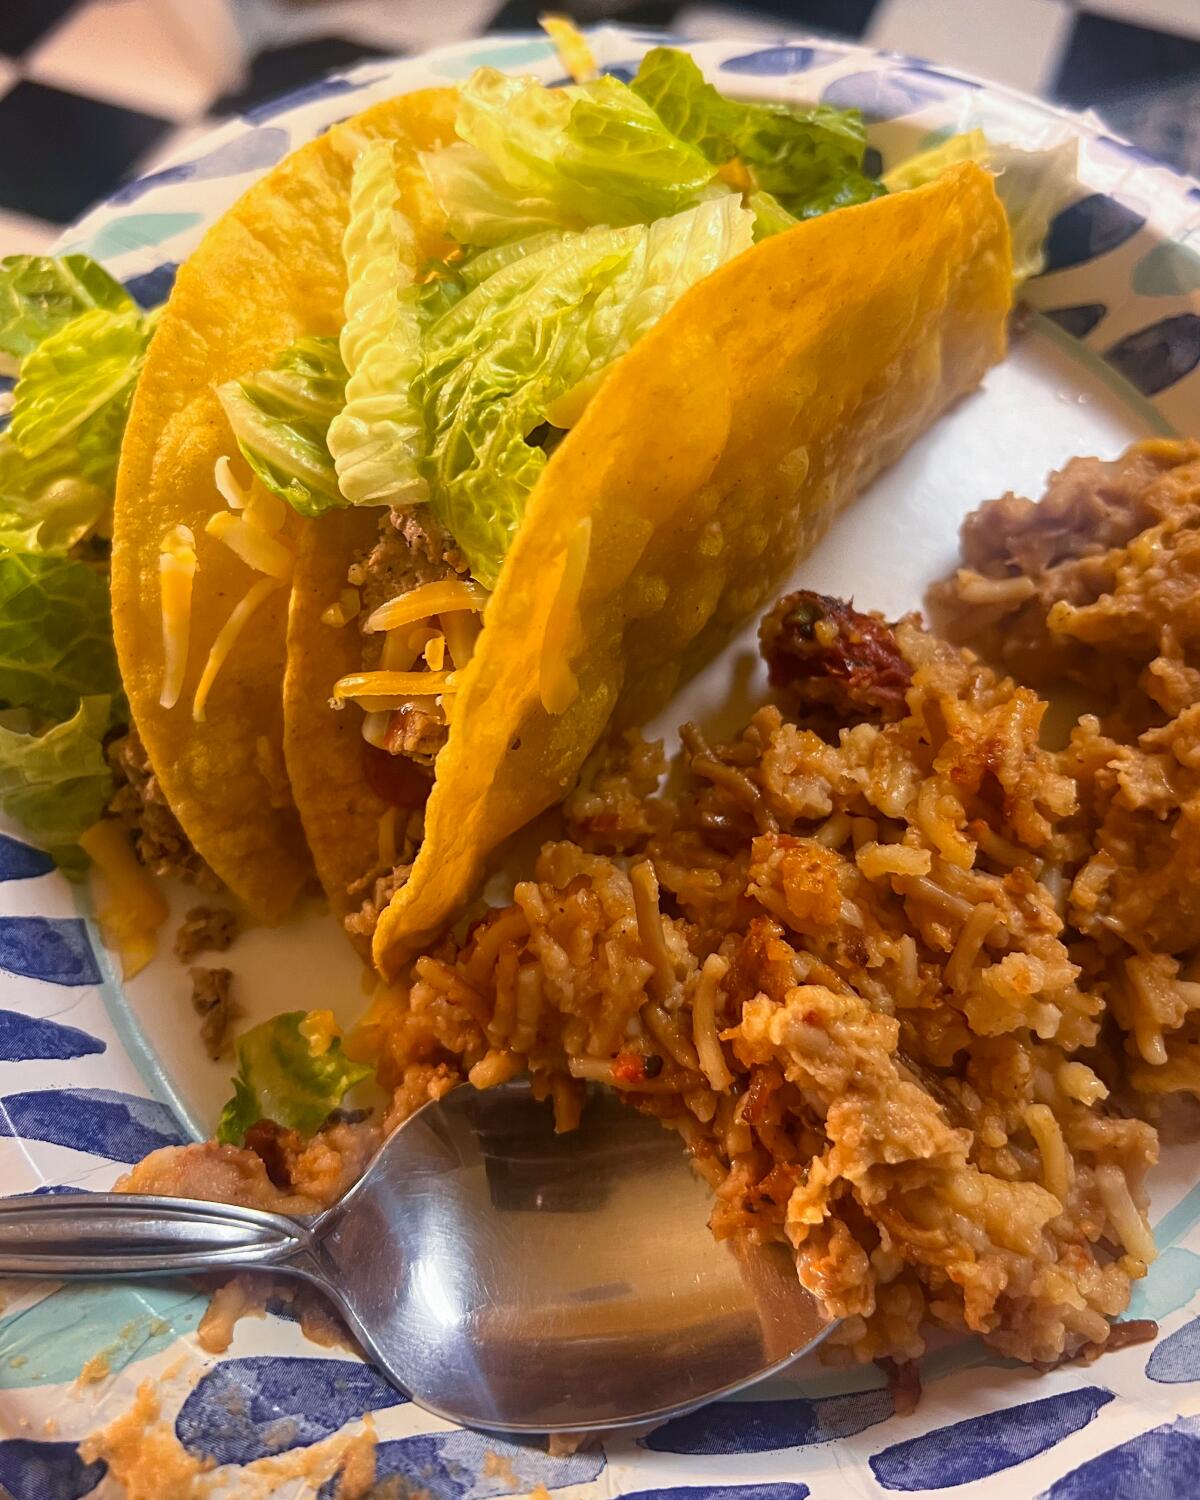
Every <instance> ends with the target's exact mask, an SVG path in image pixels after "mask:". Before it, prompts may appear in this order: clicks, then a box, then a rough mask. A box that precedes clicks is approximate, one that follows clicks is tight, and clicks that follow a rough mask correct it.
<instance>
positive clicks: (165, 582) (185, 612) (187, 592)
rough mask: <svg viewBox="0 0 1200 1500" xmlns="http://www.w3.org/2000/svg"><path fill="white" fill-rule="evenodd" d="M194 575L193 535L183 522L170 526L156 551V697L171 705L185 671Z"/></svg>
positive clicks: (163, 703) (181, 688) (178, 693)
mask: <svg viewBox="0 0 1200 1500" xmlns="http://www.w3.org/2000/svg"><path fill="white" fill-rule="evenodd" d="M195 578H196V539H195V537H194V536H193V535H192V533H191V531H190V530H189V529H188V527H186V526H173V527H172V528H171V530H170V531H168V532H167V534H166V536H164V537H163V539H162V550H161V551H160V553H159V555H158V586H159V591H160V595H161V599H162V631H163V675H162V691H161V692H160V693H159V696H158V701H159V703H160V704H161V705H162V706H163V708H174V707H175V705H176V704H177V703H178V702H179V695H180V693H181V692H182V691H183V679H184V676H185V675H186V673H187V658H188V644H189V642H190V640H191V633H192V585H193V583H194V582H195Z"/></svg>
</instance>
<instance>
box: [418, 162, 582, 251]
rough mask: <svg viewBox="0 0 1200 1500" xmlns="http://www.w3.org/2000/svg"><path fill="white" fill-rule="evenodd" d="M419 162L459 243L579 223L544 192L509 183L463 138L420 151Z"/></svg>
mask: <svg viewBox="0 0 1200 1500" xmlns="http://www.w3.org/2000/svg"><path fill="white" fill-rule="evenodd" d="M421 164H422V166H423V167H424V168H425V174H426V176H427V177H428V178H429V181H430V184H431V185H432V187H433V191H434V193H435V194H436V195H437V198H438V201H439V202H440V203H441V205H442V208H443V210H444V211H445V214H446V222H447V226H448V228H449V230H450V233H451V234H452V235H453V236H454V238H455V239H456V240H457V241H458V242H459V244H461V245H502V244H504V243H506V242H507V241H509V240H512V239H514V238H515V239H525V238H527V237H529V236H531V235H536V234H540V233H541V232H542V231H543V230H548V229H562V228H565V227H567V226H568V225H569V226H570V227H571V228H575V229H582V228H583V227H584V225H583V223H582V221H581V220H579V219H577V218H575V217H574V216H570V215H567V214H565V213H564V212H563V211H562V210H561V209H560V208H559V206H558V205H557V204H556V203H554V202H552V201H551V200H550V199H549V198H546V197H543V196H539V195H538V194H537V193H531V192H522V191H520V190H519V189H517V188H515V187H513V186H511V185H510V184H509V183H507V182H506V181H505V180H504V178H503V176H502V175H501V173H500V171H499V170H498V168H497V167H496V166H495V165H494V164H493V163H492V162H491V161H490V160H489V159H488V158H487V157H486V156H485V155H484V154H483V152H482V151H480V150H479V148H478V147H477V146H469V145H468V144H467V143H466V141H456V142H455V143H454V144H453V145H452V146H443V147H442V148H441V150H439V151H428V152H425V153H424V154H423V155H422V157H421Z"/></svg>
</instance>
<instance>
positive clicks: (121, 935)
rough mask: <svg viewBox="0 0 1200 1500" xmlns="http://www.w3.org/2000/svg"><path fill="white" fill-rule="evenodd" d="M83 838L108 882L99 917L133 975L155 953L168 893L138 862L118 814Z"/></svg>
mask: <svg viewBox="0 0 1200 1500" xmlns="http://www.w3.org/2000/svg"><path fill="white" fill-rule="evenodd" d="M79 842H80V845H81V846H82V848H83V850H84V852H85V853H86V854H87V855H88V857H89V859H91V861H92V863H93V864H94V865H95V866H96V869H97V871H98V872H99V874H100V876H101V878H102V880H103V883H104V894H103V897H102V898H101V899H100V900H99V901H98V902H97V906H96V920H97V921H98V922H99V924H100V931H101V933H102V934H103V936H104V943H105V946H106V947H108V948H113V949H115V950H116V952H117V953H118V954H119V956H120V959H121V973H122V974H123V975H124V977H125V978H126V979H132V978H133V976H134V975H135V974H138V973H140V972H141V971H142V970H143V969H144V968H145V967H146V965H147V964H148V963H149V962H150V960H151V959H152V958H153V957H154V954H155V951H156V949H157V946H158V944H157V934H158V929H159V928H160V927H161V926H162V925H163V923H164V922H165V921H166V920H167V901H166V897H165V896H164V895H163V893H162V891H161V890H160V889H159V887H158V885H157V883H156V882H155V880H154V879H153V877H152V876H151V875H150V874H149V873H148V872H147V870H146V869H145V868H144V867H143V866H142V865H140V864H139V863H138V860H137V856H136V855H135V854H134V852H133V846H132V845H131V844H130V842H129V836H128V835H127V834H126V832H125V830H124V828H123V827H122V826H121V824H120V823H118V822H117V821H116V819H115V818H101V819H100V821H99V822H98V823H93V824H92V826H91V827H90V828H89V829H88V830H87V832H86V833H82V834H80V836H79Z"/></svg>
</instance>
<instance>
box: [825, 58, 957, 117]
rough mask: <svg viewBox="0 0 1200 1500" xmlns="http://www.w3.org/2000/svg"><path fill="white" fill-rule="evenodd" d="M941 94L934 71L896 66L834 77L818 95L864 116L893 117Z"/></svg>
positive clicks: (943, 90)
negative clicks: (881, 70)
mask: <svg viewBox="0 0 1200 1500" xmlns="http://www.w3.org/2000/svg"><path fill="white" fill-rule="evenodd" d="M944 94H945V89H944V88H943V87H942V86H941V83H940V81H938V80H937V79H936V75H934V74H930V73H925V72H922V71H921V70H920V69H918V68H897V69H896V70H895V71H893V72H888V73H847V74H846V75H845V76H844V77H843V78H835V79H834V80H833V82H832V83H831V84H829V85H828V86H827V87H826V89H825V92H824V93H823V94H822V95H821V99H822V101H823V102H824V103H825V104H836V105H837V107H838V108H839V109H861V110H862V112H863V114H864V115H866V117H867V119H868V120H894V119H896V118H897V117H898V116H900V115H911V114H914V113H915V112H916V111H917V110H919V109H924V108H925V106H926V105H927V104H936V103H937V101H938V100H939V99H941V98H942V96H943V95H944Z"/></svg>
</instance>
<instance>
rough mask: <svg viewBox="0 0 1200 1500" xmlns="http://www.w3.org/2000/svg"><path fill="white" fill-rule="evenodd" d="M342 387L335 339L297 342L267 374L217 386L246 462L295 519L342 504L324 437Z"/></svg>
mask: <svg viewBox="0 0 1200 1500" xmlns="http://www.w3.org/2000/svg"><path fill="white" fill-rule="evenodd" d="M345 386H346V368H345V366H344V365H343V364H342V357H341V355H340V354H339V352H338V343H337V340H336V339H333V338H304V339H298V340H297V341H296V343H294V344H292V345H291V346H290V347H289V348H287V349H285V350H284V351H283V353H282V354H281V355H280V356H279V358H278V359H277V360H276V361H275V363H274V365H272V367H271V368H270V369H269V370H262V371H260V372H259V373H258V374H257V375H250V376H247V377H246V378H244V379H242V380H230V381H227V382H226V383H225V384H224V385H221V386H218V387H217V395H218V396H219V397H220V400H221V405H222V406H223V407H224V409H225V415H226V416H227V417H228V418H229V425H230V426H231V427H232V428H233V434H234V437H236V438H237V444H238V447H239V448H240V449H241V451H242V455H243V457H244V458H245V460H246V462H247V463H248V464H249V465H250V467H251V468H252V469H253V470H254V472H255V473H256V474H257V475H258V477H259V478H260V479H261V480H262V482H263V484H265V485H266V487H267V489H269V490H270V491H271V492H272V493H273V494H276V495H280V496H281V497H282V498H283V499H284V500H286V501H287V502H288V504H289V505H291V506H293V507H294V508H295V509H296V510H297V511H299V513H300V514H301V515H302V516H319V515H321V513H322V512H323V511H327V510H329V509H330V508H331V507H332V506H335V505H341V504H342V503H343V501H342V496H341V492H340V490H339V489H338V481H337V473H336V471H335V469H334V466H333V459H332V458H331V457H330V454H329V448H328V445H327V443H326V434H327V432H328V430H329V424H330V422H331V421H332V420H333V418H334V417H335V416H336V415H337V414H338V412H340V411H341V409H342V403H343V395H344V391H345Z"/></svg>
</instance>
